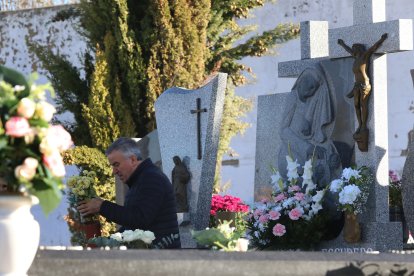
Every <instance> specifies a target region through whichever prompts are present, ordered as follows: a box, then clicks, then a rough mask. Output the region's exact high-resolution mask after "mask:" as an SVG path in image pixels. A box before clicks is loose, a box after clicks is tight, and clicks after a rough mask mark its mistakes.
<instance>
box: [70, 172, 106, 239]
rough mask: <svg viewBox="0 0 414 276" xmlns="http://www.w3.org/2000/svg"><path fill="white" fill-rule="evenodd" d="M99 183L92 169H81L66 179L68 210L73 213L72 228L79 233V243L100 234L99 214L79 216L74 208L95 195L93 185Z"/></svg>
mask: <svg viewBox="0 0 414 276" xmlns="http://www.w3.org/2000/svg"><path fill="white" fill-rule="evenodd" d="M98 184H99V179H98V178H97V177H96V173H95V172H94V171H86V170H84V171H82V172H81V173H80V175H79V176H72V177H70V178H69V179H68V181H67V186H68V201H69V206H70V207H69V208H70V209H71V210H70V212H71V213H72V214H73V218H74V223H75V224H76V225H75V227H74V229H75V230H77V231H78V232H79V233H80V237H81V238H80V240H79V241H78V242H79V243H80V244H81V245H83V246H86V245H90V244H88V240H89V239H90V238H93V237H96V236H100V235H101V225H100V223H99V215H89V216H86V217H84V216H81V215H80V213H79V211H78V210H77V209H76V207H77V205H78V203H79V202H81V201H83V200H87V199H91V198H93V197H96V196H97V194H96V191H95V187H96V186H97V185H98Z"/></svg>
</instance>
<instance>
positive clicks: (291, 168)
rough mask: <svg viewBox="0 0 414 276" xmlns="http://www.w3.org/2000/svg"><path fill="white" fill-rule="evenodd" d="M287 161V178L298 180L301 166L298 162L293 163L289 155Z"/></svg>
mask: <svg viewBox="0 0 414 276" xmlns="http://www.w3.org/2000/svg"><path fill="white" fill-rule="evenodd" d="M286 161H287V170H288V172H287V177H288V178H289V180H292V179H296V178H298V177H299V175H298V167H299V164H298V163H297V162H296V161H293V159H292V158H291V157H290V156H289V155H286Z"/></svg>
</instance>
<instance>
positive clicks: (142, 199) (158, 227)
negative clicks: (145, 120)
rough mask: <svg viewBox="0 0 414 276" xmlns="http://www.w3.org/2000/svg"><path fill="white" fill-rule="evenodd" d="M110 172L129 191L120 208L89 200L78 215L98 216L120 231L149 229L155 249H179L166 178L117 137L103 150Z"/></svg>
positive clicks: (172, 200)
mask: <svg viewBox="0 0 414 276" xmlns="http://www.w3.org/2000/svg"><path fill="white" fill-rule="evenodd" d="M106 156H107V157H108V160H109V163H110V164H111V166H112V169H113V173H114V174H115V175H117V176H118V177H119V179H120V180H121V181H122V182H124V183H126V184H127V185H128V187H129V191H128V192H127V194H126V195H125V203H124V206H120V205H118V204H115V203H112V202H109V201H106V200H103V199H101V198H93V199H91V200H88V201H83V202H80V204H79V205H78V210H79V212H80V213H81V215H83V216H85V215H89V214H96V213H99V214H100V215H102V216H104V217H105V218H106V219H108V220H110V221H112V222H115V223H117V224H120V225H122V227H121V229H120V232H122V231H124V230H135V229H141V230H149V231H152V232H153V233H154V235H155V240H154V241H153V243H152V244H153V246H154V247H155V248H180V247H181V242H180V236H179V230H178V223H177V209H176V203H175V198H174V193H173V190H172V185H171V183H170V181H169V179H168V177H167V176H166V175H165V174H163V173H162V172H161V170H160V169H159V168H158V167H157V166H155V165H154V164H153V163H152V161H151V159H149V158H148V159H145V160H142V155H141V152H140V150H139V148H138V145H137V143H136V142H135V141H134V140H132V139H130V138H124V137H122V138H119V139H118V140H116V141H115V142H114V143H113V144H112V145H111V146H109V148H108V149H107V151H106Z"/></svg>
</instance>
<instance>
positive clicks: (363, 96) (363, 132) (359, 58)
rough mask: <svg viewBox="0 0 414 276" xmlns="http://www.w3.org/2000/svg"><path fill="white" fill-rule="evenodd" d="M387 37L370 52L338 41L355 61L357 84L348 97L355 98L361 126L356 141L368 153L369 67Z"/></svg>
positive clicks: (386, 35)
mask: <svg viewBox="0 0 414 276" xmlns="http://www.w3.org/2000/svg"><path fill="white" fill-rule="evenodd" d="M387 37H388V34H387V33H385V34H383V35H382V36H381V38H380V39H379V40H378V41H377V42H376V43H375V44H374V45H372V46H371V47H370V48H369V49H368V50H365V46H364V45H363V44H359V43H356V44H353V45H352V48H350V47H349V46H348V45H346V44H345V42H344V41H343V40H342V39H338V44H339V45H341V46H342V47H343V48H344V49H345V50H346V51H347V52H348V53H350V54H351V55H352V56H353V57H354V59H355V61H354V64H353V66H352V71H353V72H354V77H355V84H354V87H353V88H352V91H351V92H349V93H348V95H347V97H348V98H352V97H354V105H355V112H356V115H357V119H358V123H359V126H358V129H357V130H356V131H355V133H354V136H353V137H354V140H355V141H357V142H358V147H359V149H360V150H361V151H368V128H367V119H368V99H369V95H370V94H371V84H370V81H369V77H368V72H367V71H368V70H367V66H368V63H369V60H370V58H371V56H372V54H373V53H374V52H375V51H376V50H378V48H379V47H380V46H381V44H382V43H383V42H384V40H385V39H387Z"/></svg>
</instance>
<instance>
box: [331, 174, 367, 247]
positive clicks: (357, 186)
mask: <svg viewBox="0 0 414 276" xmlns="http://www.w3.org/2000/svg"><path fill="white" fill-rule="evenodd" d="M372 182H373V177H372V175H371V173H370V172H369V169H368V168H367V167H365V166H364V167H361V168H359V169H353V168H345V169H343V171H342V175H341V177H340V178H338V179H335V180H333V181H332V182H331V184H330V185H329V190H330V192H331V193H333V194H334V195H335V196H336V197H337V202H338V209H339V210H342V211H344V212H345V224H344V230H343V234H344V240H345V241H346V242H348V243H356V242H359V241H360V239H361V229H360V225H359V222H358V218H357V215H358V214H360V213H361V212H362V211H363V207H364V206H365V203H366V202H367V199H368V193H369V185H370V184H371V183H372Z"/></svg>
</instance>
